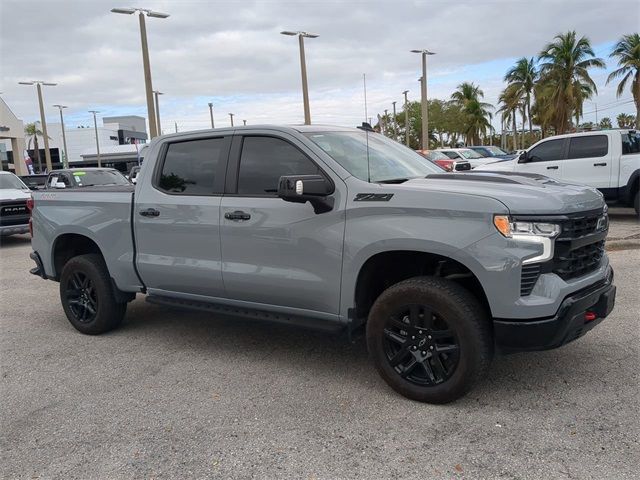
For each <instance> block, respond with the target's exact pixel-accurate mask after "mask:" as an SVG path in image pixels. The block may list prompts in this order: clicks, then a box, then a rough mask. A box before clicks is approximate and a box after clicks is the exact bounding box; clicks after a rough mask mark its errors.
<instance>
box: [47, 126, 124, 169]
mask: <svg viewBox="0 0 640 480" xmlns="http://www.w3.org/2000/svg"><path fill="white" fill-rule="evenodd" d="M65 127H66V126H65ZM109 127H111V125H108V126H107V127H98V141H99V143H100V148H103V147H109V146H112V145H118V129H117V127H118V125H117V124H113V127H114V128H109ZM47 130H48V133H49V137H51V140H49V146H50V147H51V148H56V147H57V148H60V149H63V142H62V127H61V125H60V124H59V123H52V124H47ZM65 133H66V134H67V148H68V149H69V152H68V153H67V156H68V158H69V163H73V162H79V161H81V160H82V157H81V155H82V154H83V153H89V152H91V153H95V152H96V133H95V130H94V129H93V128H65Z"/></svg>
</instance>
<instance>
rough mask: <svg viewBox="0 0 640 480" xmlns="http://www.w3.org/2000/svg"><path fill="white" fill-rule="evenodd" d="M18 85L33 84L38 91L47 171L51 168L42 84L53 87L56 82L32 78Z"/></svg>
mask: <svg viewBox="0 0 640 480" xmlns="http://www.w3.org/2000/svg"><path fill="white" fill-rule="evenodd" d="M18 83H19V84H20V85H35V86H36V90H37V91H38V104H39V106H40V123H41V124H42V136H43V137H44V158H45V160H46V163H47V172H50V171H51V170H53V166H52V165H51V152H50V151H49V135H48V133H47V119H46V118H44V102H43V101H42V85H45V86H47V87H55V86H56V85H57V83H50V82H43V81H42V80H32V81H30V82H18Z"/></svg>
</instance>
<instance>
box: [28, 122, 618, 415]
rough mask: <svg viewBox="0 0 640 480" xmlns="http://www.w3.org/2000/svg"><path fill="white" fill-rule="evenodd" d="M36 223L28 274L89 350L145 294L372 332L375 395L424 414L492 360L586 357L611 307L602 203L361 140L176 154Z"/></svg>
mask: <svg viewBox="0 0 640 480" xmlns="http://www.w3.org/2000/svg"><path fill="white" fill-rule="evenodd" d="M32 209H33V210H32V245H33V252H32V253H31V258H32V259H33V260H34V261H35V263H36V266H35V267H34V268H33V269H32V270H31V273H33V274H36V275H39V276H41V277H42V278H45V279H50V280H54V281H56V282H59V289H60V299H61V302H62V307H63V309H64V312H65V314H66V316H67V318H68V319H69V321H70V322H71V324H72V325H73V326H74V327H75V328H76V329H77V330H79V331H80V332H82V333H86V334H100V333H103V332H107V331H109V330H111V329H113V328H115V327H117V326H118V325H119V324H120V322H121V320H122V319H123V317H124V315H125V311H126V308H127V302H130V301H131V300H133V299H134V298H135V297H136V294H145V295H146V300H147V301H148V302H151V303H155V304H160V305H165V306H172V307H184V308H188V309H198V310H205V311H208V312H211V313H212V314H225V315H234V316H244V317H249V318H251V319H255V320H264V321H273V322H284V323H288V324H293V325H300V326H308V327H314V328H320V329H323V330H326V331H333V332H345V333H346V334H349V335H355V334H357V333H358V332H364V333H365V335H366V342H367V347H368V350H369V352H370V356H371V358H372V360H373V364H374V365H375V367H376V369H377V370H378V372H379V373H380V375H381V376H382V378H383V379H384V380H385V381H386V382H387V383H388V384H389V385H390V386H391V387H392V388H393V389H395V390H396V391H397V392H399V393H400V394H402V395H404V396H406V397H408V398H411V399H415V400H419V401H424V402H431V403H445V402H450V401H452V400H455V399H457V398H459V397H460V396H462V395H464V394H465V393H466V392H468V391H469V390H470V388H471V387H472V386H473V385H474V384H475V383H476V382H477V381H478V380H479V379H481V378H482V377H483V375H484V374H485V373H486V372H487V370H488V368H489V365H490V362H491V359H492V356H493V355H494V351H498V352H516V351H527V350H542V349H550V348H555V347H559V346H561V345H564V344H566V343H568V342H571V341H572V340H575V339H576V338H578V337H580V336H581V335H583V334H584V333H586V332H587V331H588V330H590V329H591V328H593V327H594V326H595V325H596V324H598V323H599V322H600V321H602V319H604V318H605V317H606V316H607V315H609V313H610V312H611V311H612V309H613V306H614V301H615V293H616V289H615V286H614V285H613V271H612V269H611V266H610V265H609V260H608V258H607V255H606V253H605V249H604V242H605V237H606V235H607V230H608V217H607V207H606V206H605V203H604V200H603V197H602V195H601V194H600V193H599V192H598V191H597V190H596V189H594V188H591V187H587V186H578V185H571V184H565V183H560V182H558V181H556V180H553V179H550V178H547V177H544V176H542V175H535V174H520V173H507V174H496V173H473V172H470V173H445V172H442V170H441V169H439V168H438V167H436V166H434V165H431V164H429V163H427V162H425V161H424V160H423V159H422V158H421V157H420V156H419V155H418V154H417V153H415V152H413V151H412V150H410V149H408V148H406V147H404V146H403V145H400V144H398V143H396V142H394V141H392V140H389V139H387V138H385V137H383V136H381V135H379V134H375V133H372V132H368V131H362V130H359V129H355V128H354V129H350V128H340V127H326V126H325V127H323V126H300V127H277V126H252V127H236V128H230V129H215V130H208V131H201V132H191V133H179V134H172V135H165V136H162V137H158V138H156V139H154V140H153V141H152V142H151V144H150V145H149V149H148V152H147V155H146V159H145V164H144V166H143V167H142V170H141V172H140V176H139V177H138V182H137V185H135V186H133V185H132V186H121V187H116V186H114V187H93V188H92V189H84V190H82V189H77V190H75V189H72V190H68V191H65V190H53V191H52V190H48V191H39V192H34V193H33V205H32ZM585 360H587V359H585Z"/></svg>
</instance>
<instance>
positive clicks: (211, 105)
mask: <svg viewBox="0 0 640 480" xmlns="http://www.w3.org/2000/svg"><path fill="white" fill-rule="evenodd" d="M208 105H209V116H210V117H211V128H216V126H215V125H214V123H213V103H211V102H209V104H208Z"/></svg>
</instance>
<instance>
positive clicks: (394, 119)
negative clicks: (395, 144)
mask: <svg viewBox="0 0 640 480" xmlns="http://www.w3.org/2000/svg"><path fill="white" fill-rule="evenodd" d="M391 104H392V105H393V139H394V140H396V141H397V140H398V124H397V123H396V102H391Z"/></svg>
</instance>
